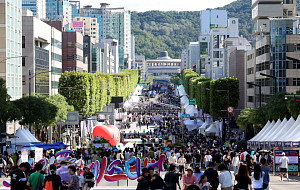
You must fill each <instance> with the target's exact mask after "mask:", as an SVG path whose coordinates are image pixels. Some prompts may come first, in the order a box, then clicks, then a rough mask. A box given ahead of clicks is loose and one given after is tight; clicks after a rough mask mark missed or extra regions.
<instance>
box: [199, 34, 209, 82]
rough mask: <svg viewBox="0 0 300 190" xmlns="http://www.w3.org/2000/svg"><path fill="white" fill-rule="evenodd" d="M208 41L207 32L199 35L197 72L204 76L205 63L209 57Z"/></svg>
mask: <svg viewBox="0 0 300 190" xmlns="http://www.w3.org/2000/svg"><path fill="white" fill-rule="evenodd" d="M209 42H210V35H209V34H202V35H201V36H199V50H200V57H199V67H197V72H198V73H199V74H200V76H203V77H205V63H207V62H209V57H208V53H209V52H208V51H209Z"/></svg>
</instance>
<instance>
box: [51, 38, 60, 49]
mask: <svg viewBox="0 0 300 190" xmlns="http://www.w3.org/2000/svg"><path fill="white" fill-rule="evenodd" d="M51 43H52V46H55V47H58V48H59V49H61V46H62V45H61V41H58V40H57V39H54V38H51Z"/></svg>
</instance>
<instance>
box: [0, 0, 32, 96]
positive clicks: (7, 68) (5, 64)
mask: <svg viewBox="0 0 300 190" xmlns="http://www.w3.org/2000/svg"><path fill="white" fill-rule="evenodd" d="M21 56H22V3H21V1H11V0H4V1H0V77H1V78H3V79H4V80H6V89H7V93H8V94H9V95H10V97H11V100H15V99H19V98H21V97H22V65H21V63H22V57H21ZM25 59H26V58H25Z"/></svg>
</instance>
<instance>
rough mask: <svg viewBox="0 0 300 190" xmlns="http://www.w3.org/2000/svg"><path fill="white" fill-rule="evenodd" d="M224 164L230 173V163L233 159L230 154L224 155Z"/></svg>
mask: <svg viewBox="0 0 300 190" xmlns="http://www.w3.org/2000/svg"><path fill="white" fill-rule="evenodd" d="M223 160H224V164H225V166H226V168H227V169H228V170H229V171H230V163H231V158H230V154H229V152H226V153H225V155H224V159H223Z"/></svg>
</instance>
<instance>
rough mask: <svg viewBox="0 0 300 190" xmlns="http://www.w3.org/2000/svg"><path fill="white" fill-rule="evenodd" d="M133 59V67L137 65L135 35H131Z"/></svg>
mask: <svg viewBox="0 0 300 190" xmlns="http://www.w3.org/2000/svg"><path fill="white" fill-rule="evenodd" d="M131 60H132V62H131V63H130V64H131V67H130V68H131V69H133V68H134V65H135V37H134V36H133V35H131Z"/></svg>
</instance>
